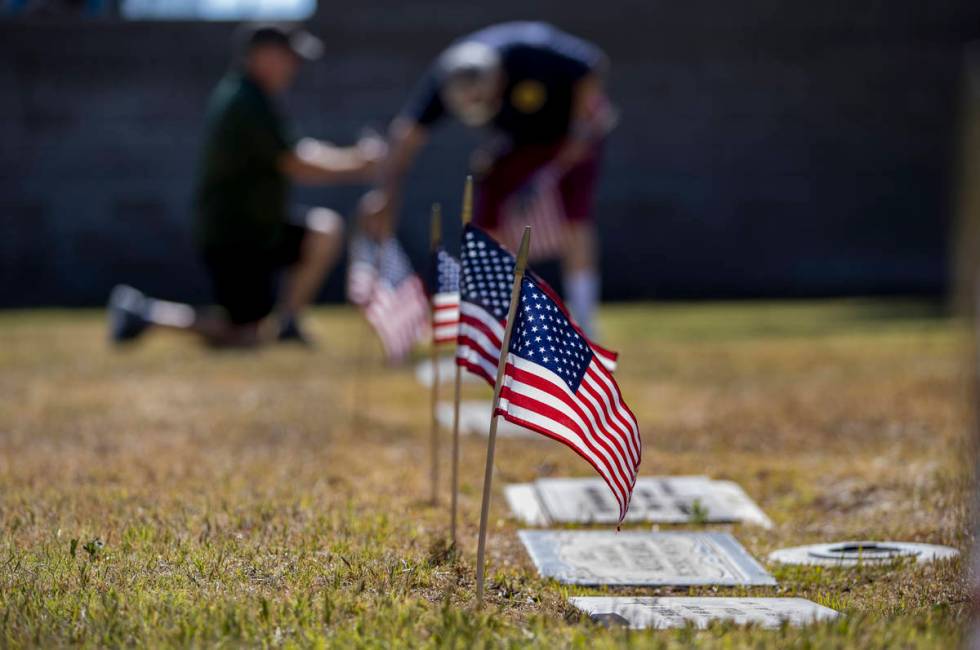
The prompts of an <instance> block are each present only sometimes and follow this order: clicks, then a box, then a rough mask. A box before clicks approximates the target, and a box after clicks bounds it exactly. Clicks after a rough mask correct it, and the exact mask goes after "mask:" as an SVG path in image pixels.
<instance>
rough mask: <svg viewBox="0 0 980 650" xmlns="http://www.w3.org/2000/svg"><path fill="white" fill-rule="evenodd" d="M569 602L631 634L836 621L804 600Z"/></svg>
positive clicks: (583, 599)
mask: <svg viewBox="0 0 980 650" xmlns="http://www.w3.org/2000/svg"><path fill="white" fill-rule="evenodd" d="M568 600H569V602H570V603H571V604H572V606H574V607H575V608H576V609H579V610H581V611H583V612H585V613H586V614H588V615H589V616H591V617H592V618H593V619H594V620H598V621H602V622H606V621H614V622H617V623H620V624H622V625H627V626H629V627H630V628H631V629H634V630H645V629H654V630H664V629H667V628H673V627H684V626H686V625H694V626H695V627H697V628H700V629H704V628H706V627H708V624H709V623H711V622H713V621H732V622H734V623H736V624H737V625H747V624H750V623H751V624H753V625H758V626H760V627H764V628H770V629H773V628H779V627H780V626H782V624H783V623H784V622H785V623H788V624H789V625H793V626H802V625H806V624H808V623H813V622H815V621H825V620H830V619H833V618H836V617H837V616H838V615H839V614H838V612H836V611H835V610H833V609H830V608H829V607H824V606H823V605H818V604H817V603H815V602H813V601H810V600H807V599H806V598H724V597H703V598H696V597H686V596H685V597H665V598H654V597H639V598H629V597H625V598H609V597H580V598H569V599H568Z"/></svg>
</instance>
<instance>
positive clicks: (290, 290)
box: [278, 208, 344, 327]
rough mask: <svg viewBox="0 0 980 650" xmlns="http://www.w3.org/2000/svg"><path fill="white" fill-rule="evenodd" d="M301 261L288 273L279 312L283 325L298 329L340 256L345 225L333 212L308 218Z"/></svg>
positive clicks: (321, 211)
mask: <svg viewBox="0 0 980 650" xmlns="http://www.w3.org/2000/svg"><path fill="white" fill-rule="evenodd" d="M304 221H305V223H304V228H305V230H304V231H303V232H302V235H301V240H300V242H299V251H298V259H296V260H295V261H294V262H293V263H292V264H291V265H290V266H289V268H288V269H287V270H286V276H285V281H284V283H283V286H282V291H281V294H280V299H279V308H278V312H279V315H280V318H281V320H282V323H283V326H284V327H288V326H290V325H292V326H293V327H295V319H296V317H297V315H298V314H299V313H300V312H301V311H302V310H303V309H304V308H306V307H307V306H309V304H310V303H312V302H313V299H314V298H316V294H317V292H318V291H319V290H320V287H321V286H323V281H324V280H325V279H326V277H327V274H328V273H329V272H330V271H331V270H332V269H333V267H334V265H336V263H337V260H338V258H339V257H340V251H341V247H342V245H343V238H344V222H343V220H342V219H341V218H340V215H338V214H337V213H336V212H334V211H333V210H329V209H327V208H312V209H311V210H309V211H308V212H307V213H306V215H305V220H304Z"/></svg>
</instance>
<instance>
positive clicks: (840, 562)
mask: <svg viewBox="0 0 980 650" xmlns="http://www.w3.org/2000/svg"><path fill="white" fill-rule="evenodd" d="M959 554H960V552H959V551H958V550H956V549H955V548H950V547H949V546H936V545H934V544H915V543H912V542H871V541H849V542H837V543H834V544H811V545H809V546H794V547H792V548H781V549H779V550H778V551H773V552H772V553H770V554H769V560H770V561H772V562H780V563H782V564H810V565H818V566H856V565H858V564H888V563H890V562H894V561H896V560H899V559H911V560H914V561H915V562H917V563H919V564H924V563H926V562H932V561H933V560H944V559H947V558H951V557H956V556H957V555H959Z"/></svg>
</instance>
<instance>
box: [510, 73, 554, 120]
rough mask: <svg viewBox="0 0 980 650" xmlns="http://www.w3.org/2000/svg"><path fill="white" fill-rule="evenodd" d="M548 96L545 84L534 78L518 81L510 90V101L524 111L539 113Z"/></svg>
mask: <svg viewBox="0 0 980 650" xmlns="http://www.w3.org/2000/svg"><path fill="white" fill-rule="evenodd" d="M547 98H548V91H547V90H545V87H544V84H543V83H541V82H540V81H535V80H533V79H525V80H524V81H519V82H517V83H516V84H514V89H513V90H512V91H510V103H511V104H513V106H514V108H516V109H517V110H519V111H520V112H522V113H537V112H538V111H539V110H541V107H542V106H544V102H545V100H546V99H547Z"/></svg>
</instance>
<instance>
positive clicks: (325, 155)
mask: <svg viewBox="0 0 980 650" xmlns="http://www.w3.org/2000/svg"><path fill="white" fill-rule="evenodd" d="M242 41H243V42H242V45H241V49H242V53H241V55H240V61H239V65H237V66H235V67H234V69H233V70H232V71H231V72H230V73H229V74H228V75H226V76H225V78H223V79H222V80H221V81H220V82H219V84H218V86H217V88H216V89H215V90H214V92H213V94H212V96H211V100H210V103H209V106H208V112H207V127H206V137H205V144H204V150H203V156H202V160H201V167H200V172H199V177H198V183H197V188H196V200H195V212H196V215H195V216H196V233H195V234H196V240H197V243H198V246H199V249H200V250H201V253H202V256H203V258H204V262H205V264H206V266H207V268H208V271H209V274H210V276H211V284H212V289H213V293H214V298H215V301H216V302H217V304H218V305H219V306H220V307H221V308H222V309H221V310H220V311H219V313H216V314H215V313H208V312H206V311H203V310H196V309H194V308H192V307H190V306H188V305H183V304H179V303H172V302H167V301H163V300H157V299H154V298H149V297H147V296H145V295H143V294H142V293H140V292H139V291H137V290H136V289H133V288H132V287H128V286H124V285H120V286H117V287H116V288H115V289H113V292H112V296H111V297H110V301H109V313H110V336H111V339H112V340H113V341H115V342H123V341H129V340H133V339H135V338H137V337H139V336H140V335H141V334H143V333H144V332H145V331H146V330H147V328H149V327H150V326H154V325H156V326H162V327H167V328H172V329H180V330H186V331H190V332H194V333H197V334H199V335H201V336H203V337H204V338H205V340H206V341H207V342H209V343H211V344H214V345H219V346H244V347H248V346H254V345H259V344H261V343H263V342H267V341H272V340H275V339H279V340H290V339H293V340H299V341H307V340H308V339H307V338H306V337H305V335H304V334H303V333H302V331H301V330H300V328H299V326H298V324H297V316H298V314H299V312H300V311H301V310H302V309H303V308H304V307H306V306H307V305H308V304H309V303H310V302H311V301H312V300H313V298H314V297H315V295H316V292H317V290H318V289H319V287H320V286H321V285H322V283H323V280H324V278H325V277H326V275H327V273H328V272H329V271H330V269H331V268H332V267H333V266H334V264H335V263H336V261H337V257H338V255H339V252H340V247H341V243H342V239H343V222H342V221H341V219H340V217H339V216H338V215H337V213H335V212H334V211H332V210H330V209H328V208H322V207H314V208H310V207H300V206H290V205H289V190H290V186H291V184H292V183H293V182H297V183H305V184H333V183H356V182H368V181H369V180H370V179H371V177H372V174H373V172H374V170H375V168H376V166H377V163H378V162H379V160H380V159H381V158H382V157H383V156H384V153H385V152H384V145H383V143H382V142H381V141H380V140H379V139H375V138H367V139H362V140H361V141H360V142H358V144H357V146H354V147H348V148H341V147H335V146H333V145H329V144H326V143H323V142H319V141H316V140H312V139H310V138H303V139H299V140H297V139H295V138H293V137H292V136H291V134H290V133H289V129H288V127H287V126H286V124H285V121H284V120H283V118H282V117H281V116H280V114H279V112H278V110H277V108H276V106H275V104H274V103H273V97H274V96H275V95H278V94H280V93H282V92H283V91H285V90H286V89H287V88H288V87H289V86H290V84H291V83H292V80H293V78H294V76H295V74H296V71H297V69H298V67H299V64H300V61H301V60H315V59H317V58H319V56H320V54H321V51H322V49H323V48H322V44H321V43H320V41H319V40H318V39H317V38H315V37H314V36H312V35H311V34H309V33H308V32H305V31H303V30H300V29H298V28H294V27H288V26H283V25H263V26H259V27H252V28H250V29H249V30H248V31H247V32H246V33H245V34H244V36H243V39H242ZM280 275H281V276H282V278H281V282H280V281H279V280H280Z"/></svg>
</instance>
